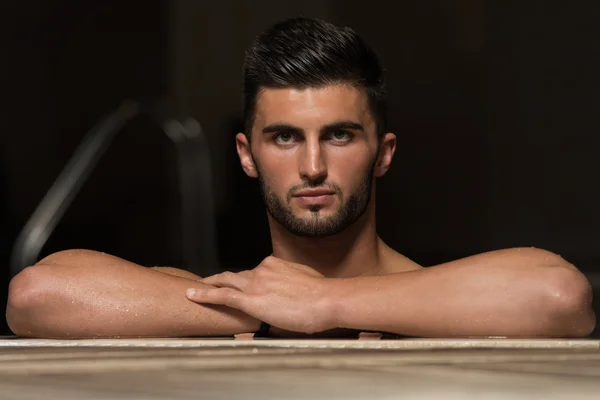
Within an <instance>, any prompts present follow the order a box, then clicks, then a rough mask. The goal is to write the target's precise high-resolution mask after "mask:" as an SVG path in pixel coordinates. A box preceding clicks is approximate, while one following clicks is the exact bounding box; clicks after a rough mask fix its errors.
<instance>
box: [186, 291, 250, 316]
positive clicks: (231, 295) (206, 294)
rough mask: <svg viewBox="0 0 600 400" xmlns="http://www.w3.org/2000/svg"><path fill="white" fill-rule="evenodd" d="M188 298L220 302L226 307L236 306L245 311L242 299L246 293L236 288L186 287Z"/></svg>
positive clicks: (197, 300) (206, 302)
mask: <svg viewBox="0 0 600 400" xmlns="http://www.w3.org/2000/svg"><path fill="white" fill-rule="evenodd" d="M186 296H187V298H188V299H190V300H191V301H193V302H194V303H200V304H202V303H204V304H220V305H223V306H227V307H232V308H237V309H238V310H242V311H244V312H245V309H246V307H245V306H244V301H245V300H247V297H248V296H247V295H246V294H244V293H242V292H240V291H239V290H236V289H231V288H214V289H188V290H187V292H186Z"/></svg>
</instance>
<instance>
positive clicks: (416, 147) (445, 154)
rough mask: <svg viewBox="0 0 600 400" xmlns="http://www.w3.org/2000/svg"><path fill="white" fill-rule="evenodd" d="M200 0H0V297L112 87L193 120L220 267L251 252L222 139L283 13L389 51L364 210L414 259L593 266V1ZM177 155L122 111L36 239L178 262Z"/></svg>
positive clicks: (589, 270)
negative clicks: (377, 156) (497, 257)
mask: <svg viewBox="0 0 600 400" xmlns="http://www.w3.org/2000/svg"><path fill="white" fill-rule="evenodd" d="M205 3H207V2H202V1H194V0H188V1H184V0H172V1H167V0H145V1H128V2H123V1H117V0H86V1H85V2H81V1H65V0H55V1H52V2H50V1H28V2H23V1H16V0H11V1H7V2H4V5H3V6H2V7H3V10H2V12H1V13H0V15H1V17H0V18H1V21H0V22H2V26H3V28H2V29H3V30H5V32H4V34H3V35H1V36H2V41H3V42H4V43H3V44H2V47H1V48H2V52H3V56H2V62H1V63H0V64H1V67H0V68H2V70H0V76H2V97H3V99H4V101H3V102H2V103H3V105H2V127H1V129H0V267H2V269H0V272H1V271H4V273H3V275H2V277H3V279H4V280H3V281H1V282H0V288H1V290H0V294H2V300H4V301H5V299H6V288H7V286H8V281H9V279H10V274H9V270H8V260H9V253H10V250H11V246H12V241H13V240H14V238H15V237H16V235H17V234H18V232H19V230H20V229H21V228H22V226H23V224H24V223H25V222H26V221H27V219H28V218H29V216H30V215H31V213H32V212H33V210H34V209H35V207H36V205H37V204H38V203H39V201H40V200H41V199H42V197H43V196H44V194H45V193H46V191H47V190H48V188H49V187H50V185H51V184H52V182H53V181H54V179H55V178H56V176H57V175H58V174H59V172H60V171H61V169H62V168H63V166H64V164H65V163H66V161H67V160H68V158H69V157H70V156H71V154H72V153H73V151H74V149H75V147H76V146H77V145H78V144H79V142H80V141H81V139H82V137H83V135H84V134H85V132H86V131H87V130H88V129H90V127H91V126H92V125H94V124H95V123H96V121H97V120H98V118H100V117H101V116H103V115H105V114H106V113H108V112H111V111H112V110H114V109H115V108H116V107H117V106H118V105H119V103H120V102H121V101H122V100H124V99H126V98H134V99H140V100H156V99H159V100H161V101H164V102H165V104H167V105H168V106H169V107H171V108H173V109H177V110H180V111H182V112H187V113H190V114H191V115H193V116H195V117H196V118H197V119H198V120H199V121H200V123H201V124H202V126H203V128H204V130H205V132H206V134H207V135H208V139H209V143H210V148H211V153H212V166H213V170H214V188H215V201H216V204H217V212H216V214H217V220H218V234H219V258H220V260H221V266H222V268H224V269H229V268H249V267H252V266H254V265H255V264H257V263H258V262H260V260H261V259H262V258H263V257H264V256H266V255H267V254H268V252H269V250H270V243H269V237H268V230H267V224H266V218H265V215H264V211H263V210H262V208H261V203H260V201H259V198H258V192H257V190H256V185H255V182H252V181H250V180H249V179H247V178H246V177H245V176H244V175H243V173H242V171H241V168H240V167H239V164H238V162H237V155H236V153H235V146H234V134H235V132H236V129H238V127H239V117H240V113H241V64H242V60H243V56H244V50H245V49H246V48H247V47H248V45H249V44H250V42H251V41H252V40H253V38H254V37H255V36H256V35H257V34H258V33H260V32H261V31H262V30H263V29H265V28H266V27H267V26H269V25H271V24H272V23H274V22H277V21H279V20H281V19H284V18H287V17H291V16H298V15H306V16H316V17H322V18H325V19H327V20H330V21H331V22H335V23H341V24H346V25H350V26H352V27H354V28H355V29H356V30H358V32H359V33H360V34H362V35H363V36H364V37H365V38H366V39H367V41H369V42H370V43H371V44H372V45H373V46H374V47H375V48H376V49H377V51H378V52H379V53H380V56H381V57H382V59H383V61H384V64H385V65H386V68H387V71H388V80H389V92H390V104H389V106H390V126H391V128H392V130H393V131H394V132H396V134H397V136H398V150H397V152H396V157H395V161H394V163H393V167H392V169H391V171H390V173H389V174H388V175H387V176H386V177H384V178H383V179H382V180H381V181H380V183H379V185H378V218H379V221H378V223H379V230H380V234H381V236H382V237H383V239H384V240H385V241H386V242H387V243H388V244H389V245H390V246H392V247H393V248H395V249H396V250H398V251H399V252H401V253H403V254H405V255H407V256H408V257H411V258H413V259H415V261H417V262H419V263H421V264H424V265H432V264H436V263H440V262H444V261H449V260H451V259H455V258H458V257H463V256H467V255H470V254H474V253H479V252H483V251H488V250H493V249H498V248H504V247H512V246H536V247H541V248H545V249H548V250H551V251H554V252H556V253H559V254H561V255H562V256H563V257H565V258H566V259H568V260H569V261H571V262H573V263H575V264H576V265H577V266H578V267H579V268H580V269H581V270H583V271H584V272H585V273H586V274H587V275H588V276H589V277H590V279H591V280H592V281H593V282H594V283H595V282H597V281H598V278H597V277H598V274H600V269H599V268H600V246H599V245H598V243H600V229H599V226H600V225H599V223H600V213H599V212H598V205H599V204H600V190H599V189H598V172H597V171H598V167H599V166H600V165H599V164H600V161H598V153H599V150H600V137H599V135H598V132H597V121H596V117H597V116H598V109H599V106H600V101H599V99H598V94H597V89H598V88H600V86H599V83H600V82H599V80H600V78H599V77H598V72H597V71H599V70H600V48H599V47H598V46H597V40H598V38H600V35H599V32H598V31H599V28H598V23H597V21H598V20H600V6H598V5H595V3H594V2H584V1H575V2H543V1H529V2H517V1H514V2H513V1H503V2H494V1H476V0H455V1H445V0H437V1H421V0H412V1H402V2H396V3H392V2H388V1H379V0H370V1H368V2H364V1H348V0H328V1H312V2H292V3H290V4H286V2H282V1H274V0H273V1H266V0H263V1H250V0H247V1H233V0H221V1H219V2H211V3H210V4H205ZM175 163H176V159H175V152H174V149H173V147H172V145H171V143H170V141H169V140H168V139H167V138H166V137H165V136H164V134H163V133H162V132H161V131H160V130H158V129H157V127H156V126H154V125H152V124H151V123H150V122H149V121H147V120H144V119H143V118H142V119H140V120H136V121H135V122H134V123H132V124H131V125H130V126H128V127H127V128H126V129H124V130H123V131H122V132H121V133H120V134H119V136H118V137H117V139H116V140H115V142H114V143H113V145H112V146H111V148H110V150H109V151H108V152H107V154H106V155H105V157H104V158H103V159H102V161H101V163H100V164H99V165H98V167H97V168H96V170H95V171H94V173H93V174H92V176H91V177H90V179H89V180H88V182H87V183H86V185H85V186H84V188H83V189H82V191H81V193H80V194H79V195H78V196H77V198H76V200H75V201H74V203H73V205H72V206H71V208H70V209H69V211H68V212H67V214H66V215H65V217H64V218H63V220H62V221H61V223H60V225H59V226H58V227H57V229H56V230H55V232H54V234H53V235H52V236H51V238H50V240H49V241H48V243H47V244H46V246H45V247H44V249H43V251H42V254H41V256H44V255H47V254H49V253H52V252H54V251H57V250H62V249H68V248H89V249H95V250H100V251H104V252H107V253H111V254H115V255H117V256H120V257H123V258H126V259H129V260H132V261H135V262H137V263H140V264H143V265H173V266H177V265H178V264H180V263H181V259H182V256H181V252H180V243H179V239H180V237H179V227H178V223H179V220H178V218H179V216H178V215H179V214H178V213H179V210H178V202H177V196H178V195H177V187H176V167H175ZM0 303H2V301H0ZM0 328H1V329H3V330H4V331H5V332H8V329H7V328H6V326H4V327H2V326H1V325H0Z"/></svg>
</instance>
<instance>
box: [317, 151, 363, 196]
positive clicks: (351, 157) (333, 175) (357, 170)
mask: <svg viewBox="0 0 600 400" xmlns="http://www.w3.org/2000/svg"><path fill="white" fill-rule="evenodd" d="M373 160H374V158H373V156H371V155H370V154H368V153H367V152H365V150H364V149H361V150H360V151H348V152H346V153H345V154H344V153H343V152H337V153H334V154H331V155H330V157H329V165H328V171H329V176H330V180H331V181H332V182H335V183H337V184H338V185H340V186H341V187H342V189H344V188H346V189H347V188H353V187H354V186H356V185H357V184H358V183H359V182H362V181H363V179H364V176H365V174H366V173H367V172H369V171H370V168H371V165H372V163H373Z"/></svg>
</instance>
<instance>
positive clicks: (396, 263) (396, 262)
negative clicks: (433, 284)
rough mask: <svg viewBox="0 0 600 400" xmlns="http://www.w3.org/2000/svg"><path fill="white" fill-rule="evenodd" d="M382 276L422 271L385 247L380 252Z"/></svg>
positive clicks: (419, 266)
mask: <svg viewBox="0 0 600 400" xmlns="http://www.w3.org/2000/svg"><path fill="white" fill-rule="evenodd" d="M382 261H383V262H382V272H381V274H382V275H387V274H396V273H399V272H409V271H416V270H419V269H422V268H423V267H422V266H421V265H419V264H418V263H416V262H415V261H413V260H411V259H410V258H408V257H406V256H404V255H402V254H400V253H398V252H397V251H395V250H394V249H392V248H390V247H388V246H387V245H385V247H384V248H383V252H382Z"/></svg>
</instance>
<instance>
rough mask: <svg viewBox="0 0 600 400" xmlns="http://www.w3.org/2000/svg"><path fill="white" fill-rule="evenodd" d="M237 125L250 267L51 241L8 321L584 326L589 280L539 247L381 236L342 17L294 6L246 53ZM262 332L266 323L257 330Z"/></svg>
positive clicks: (124, 332)
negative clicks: (413, 252)
mask: <svg viewBox="0 0 600 400" xmlns="http://www.w3.org/2000/svg"><path fill="white" fill-rule="evenodd" d="M244 94H245V115H246V129H245V132H244V133H240V134H238V135H237V136H236V144H237V150H238V154H239V157H240V161H241V165H242V168H243V169H244V171H245V172H246V174H247V175H248V176H250V177H252V178H257V179H259V182H260V187H261V192H262V196H263V199H264V202H265V205H266V209H267V214H268V220H269V224H270V231H271V239H272V245H273V254H272V256H269V257H267V258H266V259H265V260H264V261H263V262H262V263H261V264H260V265H259V266H257V267H256V268H254V269H252V270H248V271H244V272H240V273H231V272H225V273H222V274H219V275H215V276H211V277H207V278H200V277H198V276H195V275H193V274H191V273H189V272H186V271H182V270H178V269H175V268H154V269H149V268H144V267H141V266H139V265H136V264H133V263H130V262H128V261H125V260H122V259H119V258H116V257H113V256H109V255H106V254H102V253H97V252H92V251H85V250H73V251H64V252H60V253H56V254H53V255H51V256H49V257H47V258H45V259H44V260H42V261H40V262H39V263H38V264H37V265H35V266H33V267H29V268H26V269H25V270H24V271H23V272H22V273H21V274H19V275H18V276H16V277H15V278H14V279H13V281H12V282H11V287H10V298H9V305H8V309H7V318H8V322H9V324H10V326H11V328H12V329H13V331H14V332H15V333H16V334H18V335H22V336H32V337H107V336H120V337H127V336H208V335H232V334H237V333H243V332H256V331H258V330H259V328H260V327H261V326H262V327H263V328H265V327H268V326H269V325H270V326H271V329H270V331H269V332H268V334H269V335H272V336H290V335H291V336H294V335H299V334H315V333H327V332H329V333H331V332H333V333H335V334H338V335H346V334H348V333H350V332H357V331H378V332H389V333H395V334H399V335H408V336H429V337H440V336H442V337H458V336H510V337H582V336H586V335H588V334H589V333H590V332H591V331H592V329H593V327H594V325H595V315H594V313H593V311H592V308H591V289H590V285H589V283H588V282H587V280H586V279H585V277H584V276H583V275H582V274H581V273H580V272H579V271H578V270H577V269H576V268H575V267H574V266H573V265H571V264H569V263H568V262H567V261H565V260H563V259H562V258H561V257H560V256H558V255H555V254H553V253H551V252H548V251H545V250H541V249H535V248H518V249H506V250H500V251H494V252H489V253H485V254H480V255H475V256H472V257H469V258H465V259H461V260H456V261H453V262H449V263H446V264H442V265H438V266H433V267H428V268H422V267H421V266H419V265H418V264H416V263H415V262H413V261H411V260H409V259H407V258H406V257H404V256H402V255H400V254H398V253H396V252H395V251H394V250H392V249H390V248H389V247H388V246H386V244H385V243H383V241H382V240H381V239H380V238H379V237H378V236H377V233H376V228H375V183H376V179H375V178H377V177H380V176H382V175H384V174H385V173H386V171H387V170H388V168H389V166H390V164H391V162H392V158H393V156H394V151H395V148H396V137H395V136H394V135H393V134H392V133H387V131H386V116H385V81H384V76H383V72H382V67H381V65H380V63H379V61H378V58H377V56H376V55H375V53H374V52H373V51H372V50H371V49H370V48H369V47H368V46H367V45H366V44H365V43H364V42H363V41H362V39H361V38H360V37H359V36H357V34H356V33H355V32H353V31H352V30H351V29H349V28H339V27H335V26H333V25H331V24H328V23H326V22H323V21H319V20H314V19H308V18H297V19H292V20H288V21H285V22H282V23H279V24H277V25H275V26H273V27H272V28H271V29H269V30H267V31H266V32H265V33H264V34H263V35H261V36H260V37H259V38H257V39H256V41H255V42H254V43H253V45H252V47H251V48H250V50H249V51H248V53H247V56H246V61H245V64H244ZM261 333H266V329H262V330H261Z"/></svg>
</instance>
